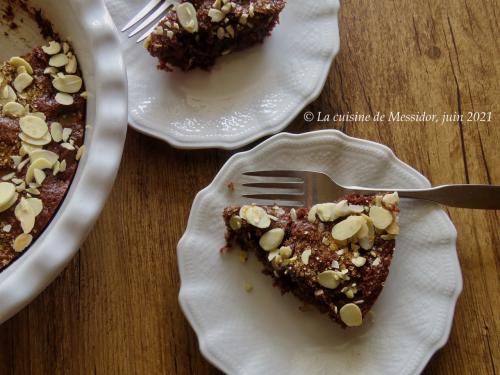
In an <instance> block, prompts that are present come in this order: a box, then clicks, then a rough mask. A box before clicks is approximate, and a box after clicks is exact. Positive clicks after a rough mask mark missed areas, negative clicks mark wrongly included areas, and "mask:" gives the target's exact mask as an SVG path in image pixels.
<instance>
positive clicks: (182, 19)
mask: <svg viewBox="0 0 500 375" xmlns="http://www.w3.org/2000/svg"><path fill="white" fill-rule="evenodd" d="M176 11H177V18H178V19H179V23H180V24H181V26H182V27H183V28H184V30H186V31H187V32H188V33H196V32H198V18H197V17H196V9H195V8H194V6H193V4H191V3H189V2H186V3H182V4H178V5H177V6H176Z"/></svg>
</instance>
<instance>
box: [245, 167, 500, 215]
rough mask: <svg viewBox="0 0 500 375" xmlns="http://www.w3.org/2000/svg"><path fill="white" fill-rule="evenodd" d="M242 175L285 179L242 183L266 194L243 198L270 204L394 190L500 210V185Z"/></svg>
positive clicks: (305, 174) (296, 203)
mask: <svg viewBox="0 0 500 375" xmlns="http://www.w3.org/2000/svg"><path fill="white" fill-rule="evenodd" d="M243 175H245V176H252V177H265V178H280V179H282V178H286V179H287V180H281V181H279V182H276V181H273V182H252V183H244V184H243V186H245V187H249V188H259V189H264V190H266V191H269V192H265V193H264V192H262V193H260V194H243V197H245V198H251V199H253V200H266V201H272V202H274V203H278V202H288V203H289V204H288V205H289V206H295V207H298V206H308V207H310V206H312V205H313V204H316V203H324V202H331V201H334V200H336V199H338V198H340V197H342V196H344V195H346V194H352V193H355V194H377V193H384V192H394V191H397V192H398V194H399V196H400V197H401V198H412V199H424V200H428V201H432V202H436V203H440V204H444V205H446V206H451V207H462V208H479V209H491V210H498V209H500V186H494V185H442V186H436V187H433V188H429V189H368V188H362V187H357V186H342V185H339V184H337V183H336V182H335V181H334V180H333V179H332V178H330V177H329V176H328V175H326V174H324V173H319V172H309V171H292V170H276V171H256V172H245V173H243ZM277 190H279V192H277Z"/></svg>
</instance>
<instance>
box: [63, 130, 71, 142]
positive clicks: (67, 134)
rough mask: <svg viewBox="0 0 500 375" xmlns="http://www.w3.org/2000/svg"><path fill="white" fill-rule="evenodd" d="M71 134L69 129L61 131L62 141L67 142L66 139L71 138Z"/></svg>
mask: <svg viewBox="0 0 500 375" xmlns="http://www.w3.org/2000/svg"><path fill="white" fill-rule="evenodd" d="M72 132H73V131H72V130H71V128H64V129H63V131H62V140H63V141H64V142H68V139H69V137H70V136H71V133H72Z"/></svg>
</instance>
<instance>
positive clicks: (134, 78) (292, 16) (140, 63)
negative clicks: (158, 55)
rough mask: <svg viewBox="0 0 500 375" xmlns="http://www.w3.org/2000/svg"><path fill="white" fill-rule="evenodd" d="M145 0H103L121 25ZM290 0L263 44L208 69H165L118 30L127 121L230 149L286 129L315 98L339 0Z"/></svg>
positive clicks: (185, 141)
mask: <svg viewBox="0 0 500 375" xmlns="http://www.w3.org/2000/svg"><path fill="white" fill-rule="evenodd" d="M144 3H145V1H143V0H129V1H122V0H106V4H107V6H108V8H109V10H110V12H111V15H112V17H113V19H114V20H115V23H116V24H117V25H118V26H123V25H124V24H125V23H126V21H128V20H129V19H130V18H132V15H133V14H135V13H136V12H137V10H138V9H140V8H141V7H142V6H143V5H144ZM305 4H306V3H304V2H303V1H301V0H288V4H287V6H286V8H285V10H284V11H283V13H282V16H281V24H280V25H278V26H277V27H276V29H275V30H274V32H273V34H272V36H271V37H270V38H268V39H267V40H266V41H265V43H264V44H262V45H259V46H256V47H253V48H251V49H249V50H247V51H244V52H240V53H235V54H232V55H229V56H226V57H223V58H221V59H220V60H219V61H218V62H217V64H216V66H215V67H214V68H213V70H212V71H211V72H204V71H192V72H189V73H182V72H175V73H170V74H169V73H166V72H163V71H159V70H157V69H156V65H157V61H156V60H155V59H154V58H152V57H151V56H149V54H148V53H147V52H146V51H145V50H144V48H143V47H142V45H137V44H136V43H135V39H128V38H127V35H126V34H122V36H121V41H122V43H123V49H124V55H125V62H126V65H127V71H128V78H129V123H130V125H131V126H132V127H134V128H135V129H137V130H138V131H140V132H143V133H145V134H148V135H151V136H153V137H157V138H160V139H163V140H165V141H167V142H168V143H170V144H171V145H173V146H175V147H179V148H189V149H194V148H212V147H214V148H225V149H235V148H239V147H241V146H244V145H246V144H248V143H251V142H252V141H254V140H256V139H258V138H260V137H263V136H265V135H269V134H274V133H277V132H279V131H281V130H283V129H284V128H285V127H286V126H287V125H288V124H289V123H290V122H291V121H292V120H293V119H294V118H295V117H296V116H297V114H298V113H299V112H300V111H301V110H302V109H303V108H304V107H305V106H306V105H307V104H309V103H310V102H311V101H313V100H314V99H316V97H317V96H318V95H319V94H320V92H321V89H322V88H323V85H324V83H325V80H326V78H327V76H328V72H329V69H330V65H331V63H332V60H333V57H334V56H335V54H336V53H337V51H338V49H339V45H340V40H339V31H338V15H337V13H338V9H339V3H338V0H315V1H309V2H307V5H305Z"/></svg>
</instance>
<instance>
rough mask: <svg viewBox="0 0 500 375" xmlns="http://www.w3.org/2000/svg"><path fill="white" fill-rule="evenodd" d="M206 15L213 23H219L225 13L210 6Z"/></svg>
mask: <svg viewBox="0 0 500 375" xmlns="http://www.w3.org/2000/svg"><path fill="white" fill-rule="evenodd" d="M208 16H209V17H210V20H211V21H212V22H214V23H219V22H221V21H222V20H223V19H224V18H226V15H225V14H224V13H222V12H221V11H220V10H219V9H215V8H211V9H210V10H209V11H208Z"/></svg>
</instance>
